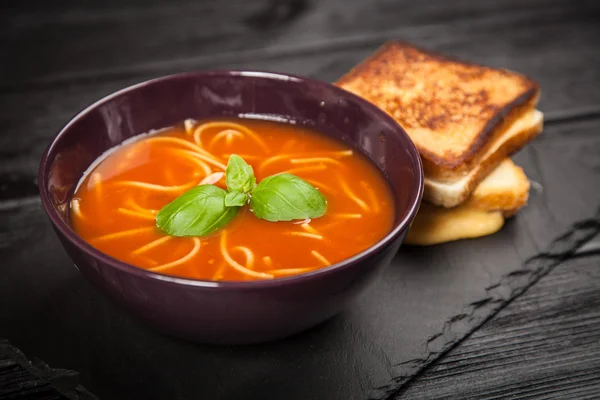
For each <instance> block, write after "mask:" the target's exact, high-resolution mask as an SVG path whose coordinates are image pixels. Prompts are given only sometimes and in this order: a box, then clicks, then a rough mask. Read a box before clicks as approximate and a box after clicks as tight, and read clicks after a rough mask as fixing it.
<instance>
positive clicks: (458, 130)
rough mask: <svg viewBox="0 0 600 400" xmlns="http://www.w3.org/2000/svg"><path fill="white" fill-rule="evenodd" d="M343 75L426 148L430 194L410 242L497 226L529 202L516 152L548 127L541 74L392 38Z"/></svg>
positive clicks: (350, 88)
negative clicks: (462, 58) (498, 66)
mask: <svg viewBox="0 0 600 400" xmlns="http://www.w3.org/2000/svg"><path fill="white" fill-rule="evenodd" d="M337 85H338V86H340V87H342V88H344V89H346V90H348V91H350V92H353V93H355V94H357V95H359V96H361V97H363V98H365V99H367V100H369V101H370V102H372V103H374V104H376V105H377V106H378V107H380V108H381V109H383V110H384V111H386V112H387V113H388V114H390V115H391V116H392V117H394V118H395V119H396V121H398V123H400V125H401V126H402V127H403V128H404V129H405V130H406V131H407V133H408V134H409V135H410V137H411V139H412V140H413V142H414V143H415V145H416V146H417V148H418V150H419V152H420V153H421V158H422V160H423V167H424V171H425V193H424V200H425V202H424V204H422V206H421V209H420V211H419V214H418V216H417V218H416V220H415V222H414V223H413V226H412V228H411V230H410V232H409V234H408V237H407V239H406V241H407V243H412V244H424V245H425V244H434V243H441V242H445V241H450V240H456V239H462V238H470V237H477V236H483V235H486V234H491V233H494V232H496V231H497V230H499V229H500V228H501V227H502V225H503V223H504V219H505V218H506V217H509V216H512V215H514V214H515V213H516V212H517V211H518V210H519V209H520V208H521V207H523V206H524V205H525V204H526V203H527V199H528V196H529V188H530V185H529V181H528V179H527V177H526V176H525V174H524V173H523V170H522V169H521V168H520V167H518V166H516V165H515V164H514V163H513V162H512V161H511V160H510V159H509V158H508V157H509V156H510V155H511V154H513V153H515V152H516V151H518V150H520V149H521V148H522V147H523V146H525V145H526V144H527V143H528V142H530V141H531V140H532V139H533V138H535V137H536V136H537V135H538V134H539V133H540V132H541V131H542V125H543V114H542V113H541V112H540V111H538V110H536V105H537V101H538V98H539V86H538V85H537V83H535V82H534V81H533V80H531V79H529V78H527V77H525V76H522V75H520V74H517V73H515V72H511V71H506V70H501V69H494V68H489V67H485V66H481V65H476V64H472V63H467V62H463V61H458V60H454V59H450V58H447V57H444V56H441V55H439V54H435V53H432V52H429V51H425V50H422V49H419V48H416V47H414V46H411V45H408V44H405V43H401V42H389V43H387V44H385V45H384V46H383V47H382V48H380V49H379V50H378V51H377V52H375V53H374V54H373V55H372V56H371V57H369V58H368V59H366V60H365V61H363V62H362V63H361V64H359V65H358V66H357V67H355V68H354V69H353V70H352V71H350V72H349V73H348V74H347V75H345V76H344V77H342V78H341V79H340V80H339V81H338V82H337ZM427 203H428V204H427Z"/></svg>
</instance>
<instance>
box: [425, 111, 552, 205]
mask: <svg viewBox="0 0 600 400" xmlns="http://www.w3.org/2000/svg"><path fill="white" fill-rule="evenodd" d="M543 120H544V117H543V114H542V113H541V112H540V111H537V110H534V111H531V112H529V113H527V114H526V115H524V116H522V117H521V118H519V119H518V120H517V121H515V122H514V123H513V124H512V126H511V127H510V129H508V130H506V131H505V132H504V135H503V136H502V137H501V138H498V139H497V140H496V141H495V142H494V145H493V147H491V148H489V149H488V150H487V151H486V153H485V154H483V155H482V157H481V163H480V164H479V165H477V166H476V167H475V168H473V169H472V170H471V171H470V172H469V174H468V175H465V176H463V177H462V178H460V179H458V180H456V181H454V182H440V181H438V180H436V179H432V178H431V177H429V176H427V175H425V192H424V194H423V198H424V199H425V200H427V201H428V202H430V203H432V204H435V205H441V206H444V207H455V206H457V205H459V204H461V203H463V202H464V201H466V200H467V199H468V198H469V196H470V194H471V193H473V191H474V190H476V189H475V188H478V187H479V186H480V185H479V183H480V182H482V179H484V178H486V176H487V175H488V174H489V173H490V171H492V170H494V168H496V167H497V165H498V162H501V161H502V160H503V159H504V158H505V157H506V154H513V153H514V152H516V151H517V150H519V149H521V148H522V147H523V146H524V145H525V144H527V143H528V142H530V141H531V140H532V139H533V138H535V137H536V136H537V135H538V134H539V133H540V132H541V131H542V129H543ZM478 185H479V186H478Z"/></svg>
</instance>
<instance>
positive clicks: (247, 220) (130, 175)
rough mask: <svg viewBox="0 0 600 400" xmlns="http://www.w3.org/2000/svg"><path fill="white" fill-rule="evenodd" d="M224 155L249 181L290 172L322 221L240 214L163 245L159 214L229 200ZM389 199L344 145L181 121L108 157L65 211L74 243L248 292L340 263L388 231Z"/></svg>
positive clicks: (274, 127) (292, 133)
mask: <svg viewBox="0 0 600 400" xmlns="http://www.w3.org/2000/svg"><path fill="white" fill-rule="evenodd" d="M231 154H236V155H239V156H240V157H242V158H243V160H245V161H246V162H247V163H248V164H249V165H250V166H251V167H252V169H253V171H254V175H255V177H256V181H257V182H260V181H261V180H263V179H265V178H266V177H268V176H271V175H274V174H279V173H284V172H285V173H289V174H293V175H296V176H298V177H300V178H302V179H303V180H304V181H306V182H308V183H310V184H311V185H313V186H314V188H316V189H317V190H318V191H319V192H320V193H321V194H322V195H323V196H324V198H325V199H326V206H327V210H326V212H325V214H324V215H323V216H321V217H319V218H313V219H303V220H292V221H278V222H270V221H267V220H265V219H260V218H258V217H257V216H255V215H254V213H253V210H252V209H251V207H250V206H244V207H240V208H239V211H238V213H237V215H236V216H235V217H234V218H233V219H232V220H231V222H229V223H228V224H227V225H226V226H223V227H222V228H220V229H218V230H216V231H215V232H213V233H211V234H210V235H207V236H202V237H176V236H170V235H167V234H166V233H165V232H163V231H162V230H161V229H159V228H158V227H157V223H156V215H157V213H158V212H159V210H161V208H163V207H164V206H165V205H166V204H168V203H170V202H172V201H173V200H174V199H176V198H177V197H178V196H180V195H181V194H183V193H184V192H186V191H188V190H190V189H192V188H194V187H196V186H198V185H202V184H212V185H215V186H218V187H221V188H223V189H226V186H225V181H226V176H225V168H226V164H227V161H228V159H229V157H230V155H231ZM393 219H394V208H393V200H392V194H391V191H390V189H389V187H388V185H387V182H386V181H385V179H384V177H383V176H382V175H381V173H380V172H379V170H378V169H377V168H376V167H375V166H374V165H373V164H372V163H371V162H370V161H369V160H368V159H366V158H365V157H364V156H363V155H361V154H359V153H358V152H357V151H353V150H352V149H351V148H349V147H348V146H346V145H344V144H343V143H341V142H338V141H335V140H333V139H330V138H328V137H326V136H324V135H321V134H319V133H317V132H314V131H311V130H310V129H307V128H305V127H300V126H297V125H293V124H287V123H280V122H271V121H260V120H250V119H233V120H214V121H202V122H196V121H192V120H187V121H185V123H184V124H181V126H175V127H172V128H168V129H163V130H161V131H159V132H154V133H151V134H144V135H139V136H137V137H135V138H133V139H131V140H129V141H127V142H126V143H124V144H122V145H120V146H118V147H116V148H114V149H112V150H110V151H109V152H107V154H105V155H104V156H102V157H101V158H100V159H99V160H98V161H97V162H96V163H95V164H94V165H93V166H92V167H91V168H90V170H89V171H88V172H87V173H86V175H85V176H84V178H83V180H82V181H81V182H80V184H79V186H78V188H77V190H76V192H75V194H74V197H73V200H72V201H71V209H70V220H71V224H72V226H73V229H74V230H75V232H76V233H77V234H78V235H80V236H81V237H82V238H83V239H84V240H86V241H87V242H88V243H89V244H91V245H92V246H93V247H95V248H97V249H98V250H100V251H102V252H104V253H106V254H108V255H110V256H112V257H114V258H116V259H118V260H121V261H124V262H127V263H129V264H132V265H135V266H137V267H139V268H144V269H148V270H151V271H155V272H159V273H163V274H168V275H174V276H179V277H185V278H193V279H202V280H217V281H222V280H226V281H245V280H257V279H274V278H279V277H285V276H291V275H297V274H303V273H307V272H310V271H313V270H316V269H319V268H324V267H326V266H328V265H331V264H334V263H336V262H339V261H342V260H344V259H347V258H349V257H352V256H353V255H356V254H357V253H360V252H361V251H363V250H365V249H367V248H368V247H370V246H372V245H373V244H375V243H376V242H377V241H379V240H380V239H382V238H383V237H384V236H385V235H386V234H387V233H388V232H389V231H390V229H391V226H392V221H393Z"/></svg>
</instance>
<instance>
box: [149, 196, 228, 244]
mask: <svg viewBox="0 0 600 400" xmlns="http://www.w3.org/2000/svg"><path fill="white" fill-rule="evenodd" d="M226 196H227V192H226V191H225V190H223V189H221V188H220V187H217V186H214V185H200V186H196V187H194V188H192V189H190V190H188V191H187V192H185V193H184V194H182V195H181V196H179V197H178V198H176V199H175V200H173V201H172V202H170V203H169V204H167V205H166V206H164V207H163V208H161V209H160V211H159V212H158V213H157V214H156V226H157V227H159V228H160V229H161V230H163V231H164V232H165V233H167V234H169V235H171V236H206V235H209V234H211V233H212V232H214V231H216V230H217V229H219V228H222V227H223V226H225V225H227V224H228V223H229V222H230V221H231V220H232V219H233V217H235V216H236V214H237V212H238V209H239V207H227V206H226V205H225V197H226Z"/></svg>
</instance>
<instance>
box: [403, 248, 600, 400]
mask: <svg viewBox="0 0 600 400" xmlns="http://www.w3.org/2000/svg"><path fill="white" fill-rule="evenodd" d="M599 287H600V257H587V258H582V259H574V260H572V261H569V262H567V263H564V264H563V265H560V266H559V267H557V268H556V269H555V270H554V271H553V272H552V273H550V274H549V275H548V276H546V277H545V278H543V279H542V280H541V281H540V282H538V283H537V284H536V285H535V286H533V287H532V288H531V289H529V291H528V292H527V293H525V294H524V295H523V296H521V297H519V298H517V299H516V300H515V301H513V302H512V303H511V304H510V305H508V306H507V307H506V308H505V309H504V310H502V311H501V312H500V313H499V314H498V315H496V316H495V317H494V318H493V319H492V320H491V321H489V322H488V323H487V324H485V325H484V326H483V327H482V328H481V329H479V330H477V331H476V332H474V333H473V334H472V335H471V336H469V337H468V339H466V340H465V341H463V342H462V343H461V344H460V345H459V346H457V347H456V348H454V349H452V350H450V352H449V353H448V354H446V355H445V356H444V358H443V359H441V360H440V361H439V362H436V363H434V365H432V367H431V368H429V369H428V370H427V371H426V372H425V373H423V374H422V375H421V376H419V377H417V378H416V379H414V380H413V381H412V382H411V384H410V385H409V386H408V387H407V388H406V389H405V390H403V391H402V392H401V393H399V394H398V396H396V397H395V398H397V399H431V398H436V399H444V398H447V399H450V398H454V399H506V398H519V399H539V398H544V399H549V398H556V399H567V398H572V399H583V398H590V399H591V398H598V397H600V379H598V378H599V377H600V291H599V290H598V288H599Z"/></svg>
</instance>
